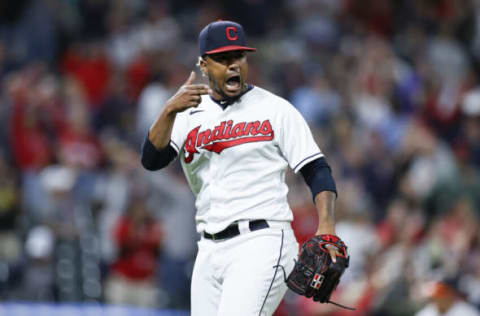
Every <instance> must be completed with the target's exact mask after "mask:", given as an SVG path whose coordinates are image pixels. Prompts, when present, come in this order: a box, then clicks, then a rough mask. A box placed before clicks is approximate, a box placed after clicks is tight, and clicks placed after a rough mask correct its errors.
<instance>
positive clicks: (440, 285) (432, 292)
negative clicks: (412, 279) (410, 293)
mask: <svg viewBox="0 0 480 316" xmlns="http://www.w3.org/2000/svg"><path fill="white" fill-rule="evenodd" d="M424 287H425V288H424V292H425V293H424V295H425V296H427V297H428V298H429V300H430V301H431V303H429V304H428V305H427V306H425V307H424V308H422V309H421V310H420V311H418V312H417V313H416V314H415V316H441V315H445V316H478V315H480V312H479V311H478V309H476V308H475V307H474V306H472V305H471V304H469V303H468V302H466V301H465V299H464V294H463V293H461V291H459V289H458V287H457V284H455V281H454V280H452V279H446V280H442V281H436V282H431V283H428V284H426V285H424Z"/></svg>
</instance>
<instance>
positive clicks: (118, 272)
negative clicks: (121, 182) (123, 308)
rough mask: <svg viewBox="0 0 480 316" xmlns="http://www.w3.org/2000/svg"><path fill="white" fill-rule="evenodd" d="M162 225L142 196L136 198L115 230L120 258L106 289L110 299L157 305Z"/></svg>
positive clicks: (117, 302)
mask: <svg viewBox="0 0 480 316" xmlns="http://www.w3.org/2000/svg"><path fill="white" fill-rule="evenodd" d="M163 235H164V233H163V228H162V224H161V222H160V221H159V220H157V219H155V218H154V217H153V216H152V214H151V213H150V212H149V210H148V208H147V205H146V202H145V200H144V199H143V198H138V197H137V198H134V199H133V201H132V202H131V204H130V207H129V208H128V210H127V213H126V214H125V215H124V216H123V217H121V218H120V219H119V221H118V222H117V225H116V227H115V230H114V241H115V243H116V245H117V248H118V258H117V260H116V261H115V262H114V263H113V264H112V266H111V271H110V275H109V277H108V280H107V283H106V289H105V297H106V300H107V302H109V303H112V304H129V305H137V306H142V307H155V306H156V303H157V302H158V287H157V284H156V280H157V278H156V277H157V272H158V260H157V259H158V257H159V254H160V250H161V246H162V240H163Z"/></svg>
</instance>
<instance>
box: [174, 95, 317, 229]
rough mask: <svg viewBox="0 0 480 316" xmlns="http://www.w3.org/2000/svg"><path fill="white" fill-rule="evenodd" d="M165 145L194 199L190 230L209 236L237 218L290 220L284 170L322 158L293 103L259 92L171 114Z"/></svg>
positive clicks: (205, 99)
mask: <svg viewBox="0 0 480 316" xmlns="http://www.w3.org/2000/svg"><path fill="white" fill-rule="evenodd" d="M171 145H172V146H173V147H174V148H175V150H176V151H177V153H178V154H179V157H180V159H181V164H182V167H183V170H184V172H185V175H186V177H187V179H188V182H189V184H190V188H191V190H192V192H193V193H194V195H195V196H196V208H197V215H196V221H197V231H198V232H203V231H206V232H208V233H211V234H213V233H217V232H219V231H222V230H223V229H225V228H226V227H227V226H228V225H230V224H231V223H232V222H234V221H236V220H242V219H266V220H278V221H292V220H293V214H292V212H291V210H290V207H289V205H288V203H287V192H288V188H287V185H286V184H285V172H286V168H287V166H290V168H292V169H293V171H294V172H295V173H297V172H298V171H299V170H300V169H301V168H302V167H303V166H304V165H305V164H307V163H309V162H311V161H313V160H315V159H318V158H320V157H322V156H323V154H322V152H321V151H320V149H319V147H318V145H317V144H316V143H315V141H314V139H313V136H312V133H311V131H310V128H309V127H308V125H307V123H306V122H305V120H304V118H303V117H302V116H301V114H300V113H299V112H298V111H297V110H296V109H295V108H294V107H293V105H292V104H291V103H289V102H288V101H287V100H285V99H283V98H281V97H279V96H276V95H274V94H273V93H270V92H268V91H266V90H264V89H262V88H259V87H253V89H251V90H250V91H248V92H247V93H245V94H244V95H243V96H242V97H241V98H240V100H239V101H237V102H235V103H233V104H232V105H230V106H227V107H226V108H225V109H223V108H222V107H221V106H220V105H219V104H217V103H216V102H214V101H213V100H212V99H211V98H210V96H208V95H205V96H202V102H201V103H200V105H199V106H198V107H196V108H191V109H188V110H186V111H184V112H182V113H179V114H177V117H176V119H175V123H174V126H173V130H172V137H171Z"/></svg>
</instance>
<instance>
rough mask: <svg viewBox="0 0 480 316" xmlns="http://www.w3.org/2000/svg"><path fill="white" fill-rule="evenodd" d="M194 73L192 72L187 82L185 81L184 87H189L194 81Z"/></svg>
mask: <svg viewBox="0 0 480 316" xmlns="http://www.w3.org/2000/svg"><path fill="white" fill-rule="evenodd" d="M195 77H196V75H195V71H193V70H192V72H191V73H190V76H189V77H188V79H187V81H185V85H190V84H192V83H193V82H194V81H195Z"/></svg>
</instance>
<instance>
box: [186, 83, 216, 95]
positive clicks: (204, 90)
mask: <svg viewBox="0 0 480 316" xmlns="http://www.w3.org/2000/svg"><path fill="white" fill-rule="evenodd" d="M186 88H187V89H188V90H191V91H192V92H195V93H198V94H209V93H210V92H211V89H210V87H209V86H208V85H206V84H194V85H189V86H187V87H186Z"/></svg>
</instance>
